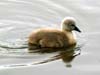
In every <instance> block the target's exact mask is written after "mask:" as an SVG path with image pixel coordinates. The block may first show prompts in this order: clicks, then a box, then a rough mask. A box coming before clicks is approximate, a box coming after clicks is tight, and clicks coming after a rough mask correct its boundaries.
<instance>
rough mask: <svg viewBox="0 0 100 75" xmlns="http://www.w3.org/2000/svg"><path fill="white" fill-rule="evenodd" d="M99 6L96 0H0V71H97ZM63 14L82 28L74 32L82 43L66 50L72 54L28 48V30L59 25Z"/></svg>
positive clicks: (93, 74) (39, 74)
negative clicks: (72, 18) (76, 47)
mask: <svg viewBox="0 0 100 75" xmlns="http://www.w3.org/2000/svg"><path fill="white" fill-rule="evenodd" d="M99 7H100V2H99V0H0V75H22V74H24V75H33V74H35V75H66V74H67V75H100V50H99V49H100V46H99V45H100V25H99V23H100V21H99V20H100V8H99ZM67 16H71V17H74V18H75V19H76V21H77V25H78V27H79V28H80V30H81V31H82V33H77V32H76V35H77V38H78V39H77V41H78V44H79V45H82V47H80V48H79V50H76V51H75V52H69V54H70V53H71V54H70V56H71V55H74V54H76V56H75V57H73V56H72V57H70V59H69V60H67V59H68V58H69V57H67V58H66V59H65V60H64V59H61V57H63V56H61V55H62V54H63V53H57V52H52V53H43V54H42V53H29V52H28V47H27V37H28V35H29V33H30V32H31V31H32V30H35V29H38V28H46V27H51V28H56V29H60V23H61V20H62V19H63V18H64V17H67ZM80 51H81V52H80ZM66 53H68V52H66ZM64 54H65V53H64ZM66 55H68V54H66ZM74 58H75V59H74ZM71 59H72V60H71ZM70 60H71V63H70V64H69V65H66V62H68V61H70ZM34 63H35V64H34Z"/></svg>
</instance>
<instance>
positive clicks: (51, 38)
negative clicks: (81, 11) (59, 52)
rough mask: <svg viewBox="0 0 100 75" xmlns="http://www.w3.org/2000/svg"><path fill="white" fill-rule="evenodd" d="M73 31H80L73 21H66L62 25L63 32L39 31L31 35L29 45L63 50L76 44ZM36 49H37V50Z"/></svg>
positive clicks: (46, 29) (54, 30)
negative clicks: (62, 48)
mask: <svg viewBox="0 0 100 75" xmlns="http://www.w3.org/2000/svg"><path fill="white" fill-rule="evenodd" d="M72 30H77V31H79V32H80V30H79V29H78V28H77V27H76V26H75V22H74V20H73V19H69V18H67V19H65V20H64V21H63V23H62V30H59V29H50V28H45V29H39V30H35V31H33V32H32V33H31V34H30V35H29V39H28V43H29V45H30V44H31V45H33V46H37V47H40V48H44V47H48V48H61V47H68V46H71V45H75V44H76V40H75V38H74V35H73V32H72ZM37 47H35V48H37Z"/></svg>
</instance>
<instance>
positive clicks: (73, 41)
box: [63, 30, 76, 45]
mask: <svg viewBox="0 0 100 75" xmlns="http://www.w3.org/2000/svg"><path fill="white" fill-rule="evenodd" d="M63 31H64V33H65V34H66V36H67V38H68V42H69V44H70V45H73V44H76V38H75V36H74V33H73V32H72V31H68V30H63Z"/></svg>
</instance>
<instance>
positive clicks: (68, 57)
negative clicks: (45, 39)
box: [29, 45, 81, 67]
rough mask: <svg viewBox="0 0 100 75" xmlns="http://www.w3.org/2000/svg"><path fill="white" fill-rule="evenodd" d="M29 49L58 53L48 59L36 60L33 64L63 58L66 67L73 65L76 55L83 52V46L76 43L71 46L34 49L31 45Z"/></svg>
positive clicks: (35, 51) (31, 51) (36, 51)
mask: <svg viewBox="0 0 100 75" xmlns="http://www.w3.org/2000/svg"><path fill="white" fill-rule="evenodd" d="M29 49H30V50H29V52H30V53H53V52H57V53H58V54H57V55H55V56H53V57H51V58H48V59H47V60H43V61H41V62H36V63H34V64H33V65H38V64H44V63H48V62H51V61H55V60H59V59H61V60H62V61H63V62H64V63H65V64H66V67H72V65H71V62H72V61H73V59H74V58H75V57H76V56H78V55H80V53H81V46H77V47H76V46H75V45H74V46H70V47H69V48H42V49H35V50H32V47H30V48H29Z"/></svg>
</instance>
